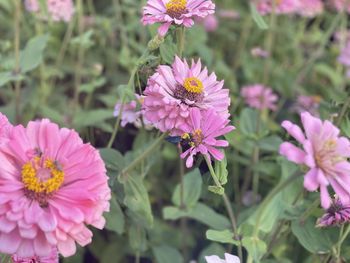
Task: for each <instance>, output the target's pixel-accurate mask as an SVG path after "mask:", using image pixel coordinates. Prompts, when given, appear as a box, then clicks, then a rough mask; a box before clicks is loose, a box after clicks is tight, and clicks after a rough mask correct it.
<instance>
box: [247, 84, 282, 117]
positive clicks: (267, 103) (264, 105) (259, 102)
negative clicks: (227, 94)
mask: <svg viewBox="0 0 350 263" xmlns="http://www.w3.org/2000/svg"><path fill="white" fill-rule="evenodd" d="M241 96H242V97H243V98H244V100H245V102H246V103H247V104H248V105H249V106H250V107H252V108H256V109H259V110H265V109H270V110H273V111H274V110H276V109H277V105H276V103H277V100H278V96H277V95H276V94H275V93H273V91H272V89H271V88H268V87H265V86H264V85H261V84H255V85H250V86H245V87H243V88H242V89H241Z"/></svg>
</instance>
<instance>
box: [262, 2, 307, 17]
mask: <svg viewBox="0 0 350 263" xmlns="http://www.w3.org/2000/svg"><path fill="white" fill-rule="evenodd" d="M273 1H274V2H275V6H274V5H273ZM299 4H300V2H299V0H257V3H256V5H257V10H258V12H259V13H260V14H262V15H266V14H269V13H272V12H273V11H274V12H275V13H276V14H292V13H296V12H297V11H298V8H299ZM273 9H274V10H273Z"/></svg>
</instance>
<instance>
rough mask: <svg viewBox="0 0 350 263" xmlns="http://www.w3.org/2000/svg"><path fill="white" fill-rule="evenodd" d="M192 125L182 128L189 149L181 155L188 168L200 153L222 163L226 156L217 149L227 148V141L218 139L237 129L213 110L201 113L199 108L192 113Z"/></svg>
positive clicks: (190, 117)
mask: <svg viewBox="0 0 350 263" xmlns="http://www.w3.org/2000/svg"><path fill="white" fill-rule="evenodd" d="M189 119H190V123H189V124H188V125H184V126H183V127H182V129H183V133H182V136H181V138H182V140H183V142H184V143H186V144H187V145H186V146H188V147H189V149H187V150H185V152H183V153H182V154H181V158H183V159H185V158H187V160H186V166H187V167H188V168H189V167H192V165H193V161H194V159H193V158H194V156H195V155H197V154H198V153H200V154H203V155H206V156H207V157H209V158H210V156H213V157H214V159H216V160H219V161H221V160H222V159H223V158H224V154H223V153H222V152H221V151H220V150H218V149H217V147H227V146H228V145H229V144H228V142H227V141H225V140H218V139H217V137H219V136H222V135H225V134H227V133H229V132H230V131H232V130H234V129H235V127H233V126H232V125H228V124H229V120H228V119H227V118H222V117H221V116H219V115H218V114H217V113H216V112H215V111H214V110H213V109H209V110H207V111H203V112H201V111H200V110H199V109H197V108H193V109H191V111H190V116H189Z"/></svg>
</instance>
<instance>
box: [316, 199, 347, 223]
mask: <svg viewBox="0 0 350 263" xmlns="http://www.w3.org/2000/svg"><path fill="white" fill-rule="evenodd" d="M349 222H350V205H349V204H343V203H342V202H341V201H340V200H339V198H337V197H336V198H335V199H334V200H332V204H331V206H330V207H329V208H328V209H327V211H326V213H325V214H324V215H323V216H322V217H321V218H319V219H318V220H317V223H316V225H317V226H318V227H330V226H340V225H342V224H345V223H349Z"/></svg>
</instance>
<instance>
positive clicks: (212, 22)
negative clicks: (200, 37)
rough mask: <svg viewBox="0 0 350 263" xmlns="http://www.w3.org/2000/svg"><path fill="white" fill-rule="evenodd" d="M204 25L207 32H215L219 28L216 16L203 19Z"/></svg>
mask: <svg viewBox="0 0 350 263" xmlns="http://www.w3.org/2000/svg"><path fill="white" fill-rule="evenodd" d="M202 23H203V26H204V28H205V30H206V31H207V32H213V31H215V30H216V29H218V27H219V20H218V19H217V17H216V16H215V15H208V16H207V17H205V18H204V19H203V21H202Z"/></svg>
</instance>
